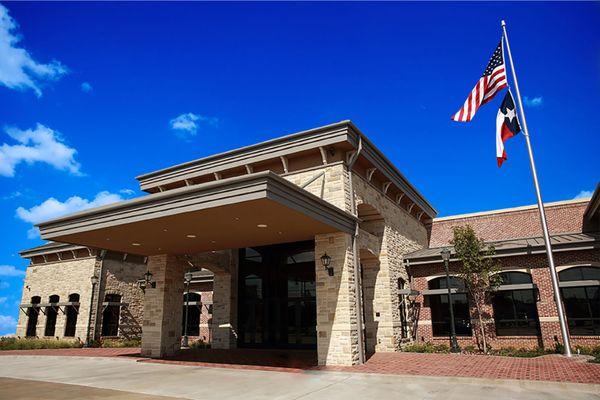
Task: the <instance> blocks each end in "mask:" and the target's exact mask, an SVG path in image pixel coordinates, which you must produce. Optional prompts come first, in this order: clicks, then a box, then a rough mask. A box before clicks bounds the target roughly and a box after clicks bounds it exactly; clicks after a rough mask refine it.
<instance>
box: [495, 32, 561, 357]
mask: <svg viewBox="0 0 600 400" xmlns="http://www.w3.org/2000/svg"><path fill="white" fill-rule="evenodd" d="M502 32H503V34H504V40H505V42H506V50H507V52H508V59H509V60H510V69H511V71H512V76H513V80H514V82H515V90H516V92H517V101H518V102H519V109H520V111H521V113H520V114H521V121H522V122H523V136H525V142H526V143H527V151H528V152H529V164H530V165H531V174H532V175H533V185H534V186H535V194H536V196H537V203H538V209H539V210H540V220H541V222H542V231H543V232H544V243H545V244H546V254H547V255H548V264H549V266H550V277H551V278H552V289H553V290H554V301H555V302H556V309H557V311H558V322H559V323H560V333H561V335H562V339H563V344H564V347H565V356H567V357H571V356H572V354H571V343H570V340H569V331H568V330H567V322H566V318H565V312H564V308H563V302H562V297H561V295H560V287H559V285H558V273H557V272H556V267H555V266H554V257H553V256H552V246H551V245H550V235H549V233H548V222H547V221H546V212H545V211H544V203H543V201H542V194H541V192H540V184H539V182H538V177H537V172H536V169H535V162H534V160H533V150H532V148H531V142H530V140H529V130H528V129H527V121H526V119H525V109H524V108H523V102H522V101H521V92H520V91H519V83H518V81H517V73H516V72H515V64H514V63H513V58H512V54H511V52H510V44H509V42H508V33H507V32H506V22H504V20H502Z"/></svg>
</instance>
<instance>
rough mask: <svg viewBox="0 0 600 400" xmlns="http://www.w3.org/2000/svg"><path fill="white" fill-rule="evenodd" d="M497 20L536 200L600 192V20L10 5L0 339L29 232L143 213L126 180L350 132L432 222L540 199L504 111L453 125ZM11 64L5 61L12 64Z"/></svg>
mask: <svg viewBox="0 0 600 400" xmlns="http://www.w3.org/2000/svg"><path fill="white" fill-rule="evenodd" d="M503 18H504V19H506V20H507V22H508V24H509V25H508V28H509V34H510V39H511V45H512V49H513V55H514V57H515V62H516V63H517V68H518V73H519V78H520V84H521V90H522V93H523V95H524V96H527V99H528V101H527V103H528V105H527V107H526V112H527V118H528V123H529V128H530V131H531V136H532V141H533V145H534V151H535V153H536V160H537V165H538V169H539V177H540V181H541V184H542V189H543V194H544V199H545V200H546V201H555V200H564V199H571V198H573V197H575V196H577V195H578V194H579V193H580V192H582V191H592V190H593V189H594V187H595V185H596V183H597V182H598V180H599V174H598V171H599V168H598V165H599V163H598V149H599V148H600V139H599V135H598V126H600V113H599V112H598V110H600V96H599V95H598V93H600V5H599V4H598V3H591V2H588V3H576V4H573V3H570V4H563V3H521V2H519V3H484V4H479V3H449V2H442V3H424V4H423V3H418V4H417V3H372V4H365V3H258V4H256V3H255V4H251V3H243V4H240V3H204V4H203V3H175V4H167V3H11V2H8V3H6V2H5V3H3V5H1V6H0V218H1V221H2V224H0V235H1V237H2V240H1V241H0V334H3V333H11V332H14V323H15V320H16V318H17V317H18V309H17V304H18V302H19V300H20V296H21V288H22V278H23V271H24V269H25V267H26V264H27V263H26V261H25V260H21V259H20V258H19V256H18V251H19V250H22V249H25V248H29V247H33V246H36V245H39V244H41V243H42V241H41V240H40V239H39V237H38V236H37V233H36V232H35V230H32V223H33V222H36V221H39V220H41V219H44V218H49V217H53V216H56V215H59V214H61V213H65V212H70V211H74V210H78V209H82V208H85V207H90V206H94V205H101V204H105V203H108V202H111V201H115V200H119V199H121V198H123V199H125V198H131V197H135V196H139V195H141V193H140V191H139V190H138V186H137V183H136V181H135V179H134V177H135V176H136V175H138V174H141V173H144V172H149V171H152V170H155V169H159V168H161V167H166V166H169V165H172V164H175V163H180V162H184V161H188V160H191V159H194V158H198V157H202V156H205V155H209V154H212V153H215V152H220V151H224V150H228V149H231V148H235V147H239V146H243V145H247V144H251V143H255V142H258V141H262V140H266V139H270V138H273V137H277V136H280V135H283V134H287V133H292V132H295V131H299V130H303V129H307V128H311V127H315V126H319V125H323V124H328V123H331V122H336V121H339V120H343V119H351V120H353V121H354V122H355V123H356V124H357V125H358V126H359V127H360V128H361V130H363V131H364V132H365V134H367V135H368V136H369V137H370V138H371V139H372V140H373V141H374V142H375V143H376V145H378V146H379V147H380V148H381V149H382V150H383V151H384V153H385V154H386V155H387V156H388V157H389V158H390V159H391V160H392V161H393V162H394V163H395V164H396V165H397V166H398V168H399V169H400V170H401V171H402V172H403V173H404V174H405V175H406V176H407V177H408V179H409V180H410V181H411V182H412V183H413V184H414V185H415V186H416V187H417V188H418V189H419V190H420V191H421V192H422V193H423V194H424V195H425V197H426V198H427V199H429V201H430V202H431V203H432V204H433V205H434V207H436V208H437V209H438V210H439V215H440V216H444V215H451V214H456V213H464V212H471V211H480V210H488V209H494V208H500V207H510V206H518V205H524V204H532V203H534V201H535V197H534V192H533V188H532V184H531V174H530V170H529V165H528V159H527V154H526V149H525V143H524V140H523V137H522V135H521V136H520V137H518V138H516V139H512V140H510V141H509V142H508V143H507V153H508V161H507V162H505V164H504V166H503V167H502V168H501V169H498V167H497V166H496V160H495V147H494V145H495V144H494V143H495V142H494V140H495V138H494V135H495V133H494V124H495V114H496V112H497V107H498V105H499V102H500V101H501V98H500V97H501V96H499V97H498V98H496V99H494V101H492V103H490V104H489V105H486V106H484V107H483V108H482V109H481V110H480V111H479V112H478V113H477V115H476V117H475V120H474V121H473V122H472V123H469V124H459V123H456V122H452V121H451V120H450V115H451V114H453V113H455V112H456V111H457V110H458V108H459V107H460V106H461V105H462V103H463V101H464V100H465V98H466V96H467V95H468V93H469V91H470V90H471V88H472V87H473V85H474V84H475V82H476V81H477V79H478V77H479V75H480V74H481V73H482V72H483V69H484V67H485V64H486V63H487V60H488V58H489V56H490V55H491V53H492V51H493V50H494V48H495V46H496V44H497V42H498V40H499V39H500V35H501V31H500V20H501V19H503ZM7 60H10V61H7Z"/></svg>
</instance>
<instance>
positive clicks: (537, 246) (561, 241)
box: [404, 233, 600, 266]
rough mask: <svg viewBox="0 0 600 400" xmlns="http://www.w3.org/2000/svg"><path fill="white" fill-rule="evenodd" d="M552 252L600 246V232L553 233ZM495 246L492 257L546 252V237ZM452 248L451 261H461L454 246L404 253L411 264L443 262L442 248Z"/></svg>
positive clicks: (491, 243)
mask: <svg viewBox="0 0 600 400" xmlns="http://www.w3.org/2000/svg"><path fill="white" fill-rule="evenodd" d="M550 243H551V245H552V252H553V253H558V252H563V251H578V250H590V249H599V248H600V234H598V233H593V234H592V233H568V234H559V235H552V236H551V237H550ZM489 244H490V245H493V246H494V249H495V254H494V255H493V256H492V258H503V257H514V256H524V255H533V254H546V247H545V244H544V239H543V238H541V237H535V238H522V239H511V240H501V241H496V242H490V243H489ZM445 248H448V249H449V250H450V254H451V256H450V261H459V259H458V258H457V257H456V255H455V253H454V247H452V246H447V247H435V248H429V249H421V250H417V251H415V252H413V253H409V254H406V255H404V260H405V261H407V262H408V264H409V265H410V266H415V265H427V264H436V263H442V262H443V260H442V250H444V249H445Z"/></svg>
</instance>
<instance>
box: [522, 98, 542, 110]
mask: <svg viewBox="0 0 600 400" xmlns="http://www.w3.org/2000/svg"><path fill="white" fill-rule="evenodd" d="M523 102H524V103H525V105H526V106H527V107H540V106H541V105H542V104H544V98H543V97H542V96H537V97H527V96H525V97H523Z"/></svg>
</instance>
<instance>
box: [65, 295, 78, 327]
mask: <svg viewBox="0 0 600 400" xmlns="http://www.w3.org/2000/svg"><path fill="white" fill-rule="evenodd" d="M69 303H79V295H78V294H77V293H72V294H70V295H69ZM66 314H67V323H66V324H65V336H66V337H74V336H75V330H76V328H77V315H78V314H79V304H77V305H68V306H67V307H66Z"/></svg>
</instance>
